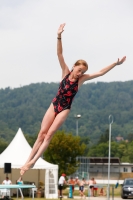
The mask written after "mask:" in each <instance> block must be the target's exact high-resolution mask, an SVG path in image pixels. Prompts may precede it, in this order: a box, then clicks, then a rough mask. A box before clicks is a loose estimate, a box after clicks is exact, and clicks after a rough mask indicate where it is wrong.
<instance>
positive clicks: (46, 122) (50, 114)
mask: <svg viewBox="0 0 133 200" xmlns="http://www.w3.org/2000/svg"><path fill="white" fill-rule="evenodd" d="M54 119H55V112H54V108H53V105H52V104H51V105H50V107H49V108H48V110H47V112H46V113H45V115H44V118H43V120H42V124H41V130H40V132H39V134H38V137H37V140H36V142H35V144H34V146H33V148H32V151H31V153H30V155H29V157H28V160H27V161H26V163H25V165H26V164H27V163H28V162H29V161H30V160H32V159H33V157H34V156H35V154H36V152H37V151H38V149H39V147H40V146H41V144H42V143H43V141H44V138H45V135H46V133H47V131H48V129H49V127H50V126H51V124H52V123H53V121H54ZM42 130H43V131H42ZM25 165H24V166H25ZM24 166H23V167H24ZM23 167H21V169H22V168H23Z"/></svg>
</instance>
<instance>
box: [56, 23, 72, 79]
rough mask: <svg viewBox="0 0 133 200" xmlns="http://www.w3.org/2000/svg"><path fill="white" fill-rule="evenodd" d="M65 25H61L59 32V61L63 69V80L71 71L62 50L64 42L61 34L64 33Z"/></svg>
mask: <svg viewBox="0 0 133 200" xmlns="http://www.w3.org/2000/svg"><path fill="white" fill-rule="evenodd" d="M64 26H65V24H61V25H60V27H59V29H58V32H57V56H58V59H59V63H60V66H61V68H62V78H64V77H65V76H66V75H67V74H68V73H69V72H70V71H69V69H68V66H67V65H66V63H65V61H64V57H63V49H62V41H61V34H62V32H63V31H64V30H63V29H64Z"/></svg>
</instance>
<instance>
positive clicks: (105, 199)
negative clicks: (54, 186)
mask: <svg viewBox="0 0 133 200" xmlns="http://www.w3.org/2000/svg"><path fill="white" fill-rule="evenodd" d="M63 199H68V197H67V196H64V197H63ZM63 199H62V200H63ZM69 199H72V198H69ZM73 199H74V200H76V199H78V200H79V199H81V197H79V196H74V198H73ZM82 199H86V200H99V199H100V200H107V196H105V197H99V196H98V197H86V198H82ZM132 199H133V198H132ZM109 200H122V198H121V197H114V198H112V197H110V199H109Z"/></svg>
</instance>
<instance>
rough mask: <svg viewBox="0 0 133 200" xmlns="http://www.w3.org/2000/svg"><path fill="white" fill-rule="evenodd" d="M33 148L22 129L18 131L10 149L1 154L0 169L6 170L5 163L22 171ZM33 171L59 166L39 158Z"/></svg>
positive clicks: (9, 146)
mask: <svg viewBox="0 0 133 200" xmlns="http://www.w3.org/2000/svg"><path fill="white" fill-rule="evenodd" d="M31 150H32V148H31V146H30V145H29V144H28V142H27V140H26V139H25V137H24V134H23V133H22V130H21V128H19V129H18V132H17V133H16V135H15V137H14V138H13V140H12V141H11V143H10V144H9V145H8V147H7V148H6V149H5V150H4V151H3V152H2V153H1V154H0V168H4V163H11V164H12V168H16V169H18V168H19V169H20V167H22V166H23V165H24V163H25V162H26V160H27V159H28V156H29V154H30V152H31ZM33 169H57V170H58V165H53V164H51V163H48V162H46V161H45V160H43V159H42V158H39V159H38V160H37V162H36V163H35V165H34V167H33Z"/></svg>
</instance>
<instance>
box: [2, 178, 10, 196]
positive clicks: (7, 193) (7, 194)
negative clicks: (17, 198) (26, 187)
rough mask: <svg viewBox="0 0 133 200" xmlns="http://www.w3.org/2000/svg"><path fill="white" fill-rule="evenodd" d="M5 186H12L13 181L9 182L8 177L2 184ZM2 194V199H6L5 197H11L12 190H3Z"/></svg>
mask: <svg viewBox="0 0 133 200" xmlns="http://www.w3.org/2000/svg"><path fill="white" fill-rule="evenodd" d="M2 184H3V185H11V184H12V181H11V180H9V178H8V176H7V177H6V179H5V180H4V181H3V182H2ZM1 193H2V198H4V196H10V189H2V191H1Z"/></svg>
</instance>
